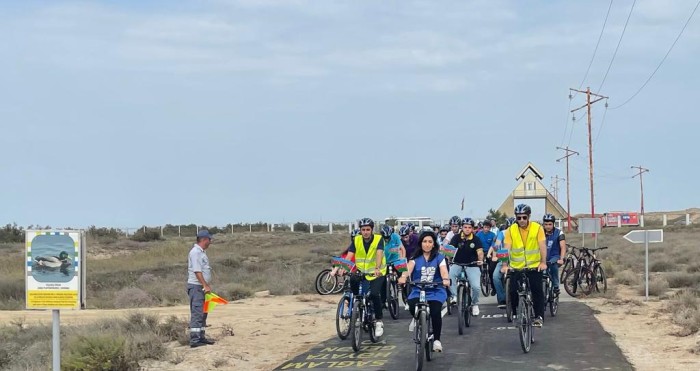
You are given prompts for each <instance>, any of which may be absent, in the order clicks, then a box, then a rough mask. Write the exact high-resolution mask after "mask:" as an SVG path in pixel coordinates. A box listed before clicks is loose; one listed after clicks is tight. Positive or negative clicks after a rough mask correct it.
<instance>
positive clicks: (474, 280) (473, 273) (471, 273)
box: [450, 265, 481, 305]
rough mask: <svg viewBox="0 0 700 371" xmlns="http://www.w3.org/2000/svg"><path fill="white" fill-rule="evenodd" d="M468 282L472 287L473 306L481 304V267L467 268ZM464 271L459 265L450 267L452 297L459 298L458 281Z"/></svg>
mask: <svg viewBox="0 0 700 371" xmlns="http://www.w3.org/2000/svg"><path fill="white" fill-rule="evenodd" d="M466 270H467V280H468V281H469V285H470V286H471V287H472V304H474V305H477V304H479V293H480V292H481V268H480V267H467V268H466ZM461 271H462V267H460V266H459V265H452V266H450V279H451V280H452V285H451V286H450V291H452V295H453V296H454V297H457V279H458V278H459V274H460V272H461Z"/></svg>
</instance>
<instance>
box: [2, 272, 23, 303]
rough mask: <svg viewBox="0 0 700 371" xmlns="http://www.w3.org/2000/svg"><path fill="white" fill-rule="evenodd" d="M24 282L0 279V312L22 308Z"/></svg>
mask: <svg viewBox="0 0 700 371" xmlns="http://www.w3.org/2000/svg"><path fill="white" fill-rule="evenodd" d="M24 294H25V293H24V281H23V280H21V279H16V280H13V279H4V278H0V310H16V309H21V308H22V307H23V306H24Z"/></svg>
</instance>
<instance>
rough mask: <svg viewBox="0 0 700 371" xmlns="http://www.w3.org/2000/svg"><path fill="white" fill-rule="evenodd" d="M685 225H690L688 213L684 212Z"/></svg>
mask: <svg viewBox="0 0 700 371" xmlns="http://www.w3.org/2000/svg"><path fill="white" fill-rule="evenodd" d="M685 225H690V213H688V214H685Z"/></svg>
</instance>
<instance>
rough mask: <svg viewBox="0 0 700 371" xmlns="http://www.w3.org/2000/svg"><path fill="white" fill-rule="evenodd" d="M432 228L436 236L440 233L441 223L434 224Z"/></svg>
mask: <svg viewBox="0 0 700 371" xmlns="http://www.w3.org/2000/svg"><path fill="white" fill-rule="evenodd" d="M430 228H432V230H433V232H434V233H435V235H436V236H437V235H438V234H439V233H440V224H433V225H431V226H430Z"/></svg>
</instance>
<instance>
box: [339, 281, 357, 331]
mask: <svg viewBox="0 0 700 371" xmlns="http://www.w3.org/2000/svg"><path fill="white" fill-rule="evenodd" d="M343 291H344V292H343V296H342V297H341V298H340V300H339V301H338V310H337V311H336V312H335V331H336V332H337V333H338V337H339V338H340V340H345V339H347V338H348V336H349V335H350V318H352V302H353V296H354V295H353V293H352V290H351V289H350V280H345V284H344V285H343Z"/></svg>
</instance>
